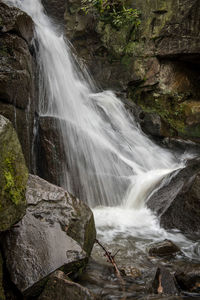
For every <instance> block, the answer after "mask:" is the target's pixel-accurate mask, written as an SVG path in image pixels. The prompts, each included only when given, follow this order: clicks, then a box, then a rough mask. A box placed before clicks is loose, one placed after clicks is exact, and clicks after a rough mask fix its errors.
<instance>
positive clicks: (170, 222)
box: [147, 159, 200, 235]
mask: <svg viewBox="0 0 200 300" xmlns="http://www.w3.org/2000/svg"><path fill="white" fill-rule="evenodd" d="M199 171H200V159H193V160H191V161H189V162H188V164H187V166H186V167H185V168H183V169H179V170H177V171H174V172H172V173H171V174H170V175H169V176H167V177H165V178H164V179H163V180H162V183H161V186H160V188H159V189H158V190H156V191H155V192H154V193H153V194H152V195H151V196H150V198H149V199H148V202H147V206H148V207H149V208H150V209H151V210H153V211H154V212H155V213H156V214H157V215H158V216H159V218H160V224H161V226H163V227H164V228H166V229H172V228H178V229H180V230H181V231H182V232H184V233H192V234H198V235H199V234H200V189H199V187H200V174H199Z"/></svg>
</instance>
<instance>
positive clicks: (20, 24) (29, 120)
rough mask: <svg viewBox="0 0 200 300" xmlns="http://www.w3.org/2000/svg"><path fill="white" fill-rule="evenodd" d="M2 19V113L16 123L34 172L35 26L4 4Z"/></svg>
mask: <svg viewBox="0 0 200 300" xmlns="http://www.w3.org/2000/svg"><path fill="white" fill-rule="evenodd" d="M0 16H1V18H0V27H1V28H0V33H1V44H0V66H1V67H0V113H1V114H3V115H4V116H5V117H7V118H9V120H10V121H11V122H12V123H13V126H14V127H15V129H16V131H17V133H18V136H19V140H20V142H21V145H22V150H23V153H24V156H25V159H26V163H27V166H28V167H29V168H30V167H31V160H32V156H31V149H32V145H31V144H32V139H33V124H34V113H35V109H36V108H35V107H36V103H37V101H36V99H35V86H36V83H35V77H34V76H35V63H34V58H33V57H32V55H31V50H30V48H31V47H32V45H31V40H32V38H33V22H32V20H31V18H30V17H29V16H28V15H27V14H25V13H24V12H22V11H21V10H19V9H17V8H14V7H9V6H7V5H6V4H4V3H3V2H2V1H0ZM22 120H23V121H22ZM21 122H22V123H24V126H21Z"/></svg>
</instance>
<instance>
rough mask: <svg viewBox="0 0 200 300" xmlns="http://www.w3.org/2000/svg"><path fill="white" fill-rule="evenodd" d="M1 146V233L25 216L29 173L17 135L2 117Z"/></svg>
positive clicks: (0, 129) (0, 128)
mask: <svg viewBox="0 0 200 300" xmlns="http://www.w3.org/2000/svg"><path fill="white" fill-rule="evenodd" d="M0 145H1V147H0V231H4V230H7V229H9V228H10V227H11V226H12V225H13V224H14V223H16V222H18V221H19V220H20V219H21V218H22V216H23V215H24V214H25V210H26V198H25V191H26V183H27V179H28V171H27V168H26V165H25V160H24V156H23V154H22V150H21V146H20V143H19V140H18V138H17V134H16V132H15V130H14V128H13V126H12V124H11V122H10V121H9V120H7V119H6V118H4V117H3V116H1V115H0Z"/></svg>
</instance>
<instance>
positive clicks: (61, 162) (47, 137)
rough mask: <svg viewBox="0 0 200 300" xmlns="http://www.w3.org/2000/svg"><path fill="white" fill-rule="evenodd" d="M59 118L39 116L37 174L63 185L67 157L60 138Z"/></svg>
mask: <svg viewBox="0 0 200 300" xmlns="http://www.w3.org/2000/svg"><path fill="white" fill-rule="evenodd" d="M60 122H61V121H60V120H59V119H57V118H55V117H40V118H39V130H38V136H39V143H38V155H37V165H38V170H37V174H38V175H39V176H40V177H42V178H44V179H46V180H48V181H49V182H51V183H53V184H56V185H59V186H63V185H64V182H62V181H61V179H62V178H63V174H65V171H66V170H65V169H64V168H65V165H66V161H67V157H66V154H65V150H64V145H63V142H62V140H61V138H60V136H61V128H60Z"/></svg>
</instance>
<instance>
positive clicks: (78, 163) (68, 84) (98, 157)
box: [5, 0, 183, 238]
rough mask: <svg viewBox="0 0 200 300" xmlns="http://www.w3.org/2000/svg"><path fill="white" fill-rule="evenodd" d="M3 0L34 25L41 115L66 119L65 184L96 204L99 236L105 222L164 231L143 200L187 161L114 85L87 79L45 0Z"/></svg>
mask: <svg viewBox="0 0 200 300" xmlns="http://www.w3.org/2000/svg"><path fill="white" fill-rule="evenodd" d="M5 2H7V3H10V4H12V5H15V6H17V7H19V8H21V9H22V10H23V11H25V12H27V13H28V14H29V15H30V16H31V17H32V19H33V20H34V23H35V40H36V41H37V47H36V49H37V58H38V64H39V66H40V114H41V115H43V116H52V117H58V118H59V119H60V120H61V122H60V123H59V124H58V126H59V127H60V132H61V139H62V140H63V141H64V146H65V147H64V151H65V152H66V157H67V161H66V165H65V166H63V178H62V179H63V185H64V186H65V187H66V188H67V189H68V190H69V191H71V192H72V193H74V194H75V195H78V196H79V197H80V198H81V199H85V201H87V202H88V204H89V205H90V206H91V207H93V208H94V207H97V208H95V209H94V214H95V220H96V224H97V228H99V232H100V233H101V234H103V229H102V228H104V227H105V226H106V228H108V227H110V228H111V232H112V234H111V235H115V232H116V231H117V232H121V233H122V234H125V233H126V232H127V231H128V232H132V235H133V236H136V235H143V236H146V237H148V236H149V235H150V236H156V238H157V237H158V235H159V236H162V235H163V232H164V231H163V230H160V227H159V225H158V222H157V221H155V218H154V217H153V216H152V214H151V213H150V212H149V210H147V209H146V208H145V200H146V199H147V197H148V195H149V194H150V193H151V192H152V191H153V189H154V188H155V187H156V186H157V185H158V184H159V182H160V181H161V179H162V178H163V177H164V176H165V175H166V174H169V173H170V172H172V171H173V170H175V169H177V168H180V167H183V164H181V163H180V162H178V161H177V159H175V157H174V156H173V155H172V154H171V153H170V152H168V151H166V150H163V149H161V148H160V147H158V146H156V145H155V144H154V143H152V142H151V141H150V140H149V139H148V138H147V137H146V136H145V135H144V134H143V133H142V131H141V130H140V128H139V126H138V125H137V124H136V123H135V121H134V119H133V117H132V116H131V115H130V114H129V113H128V112H127V111H126V110H125V108H124V106H123V104H122V102H121V101H120V100H119V99H118V98H117V97H116V96H115V94H114V93H113V92H112V91H104V92H96V93H95V87H94V86H90V84H89V83H87V82H86V81H84V79H83V76H82V75H79V74H78V72H77V71H76V68H75V64H74V61H73V58H72V55H71V50H70V45H69V43H68V42H67V41H66V40H65V38H64V37H63V35H62V34H60V33H59V32H57V31H56V29H55V27H54V26H53V25H52V23H51V21H50V19H49V18H48V17H47V16H46V15H45V14H44V11H43V7H42V5H41V3H40V0H7V1H5ZM98 206H101V207H100V208H99V207H98ZM102 206H104V207H102ZM105 206H106V207H105ZM111 206H112V207H111ZM130 229H131V230H130ZM130 234H131V233H130ZM106 235H109V230H107V231H106Z"/></svg>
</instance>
